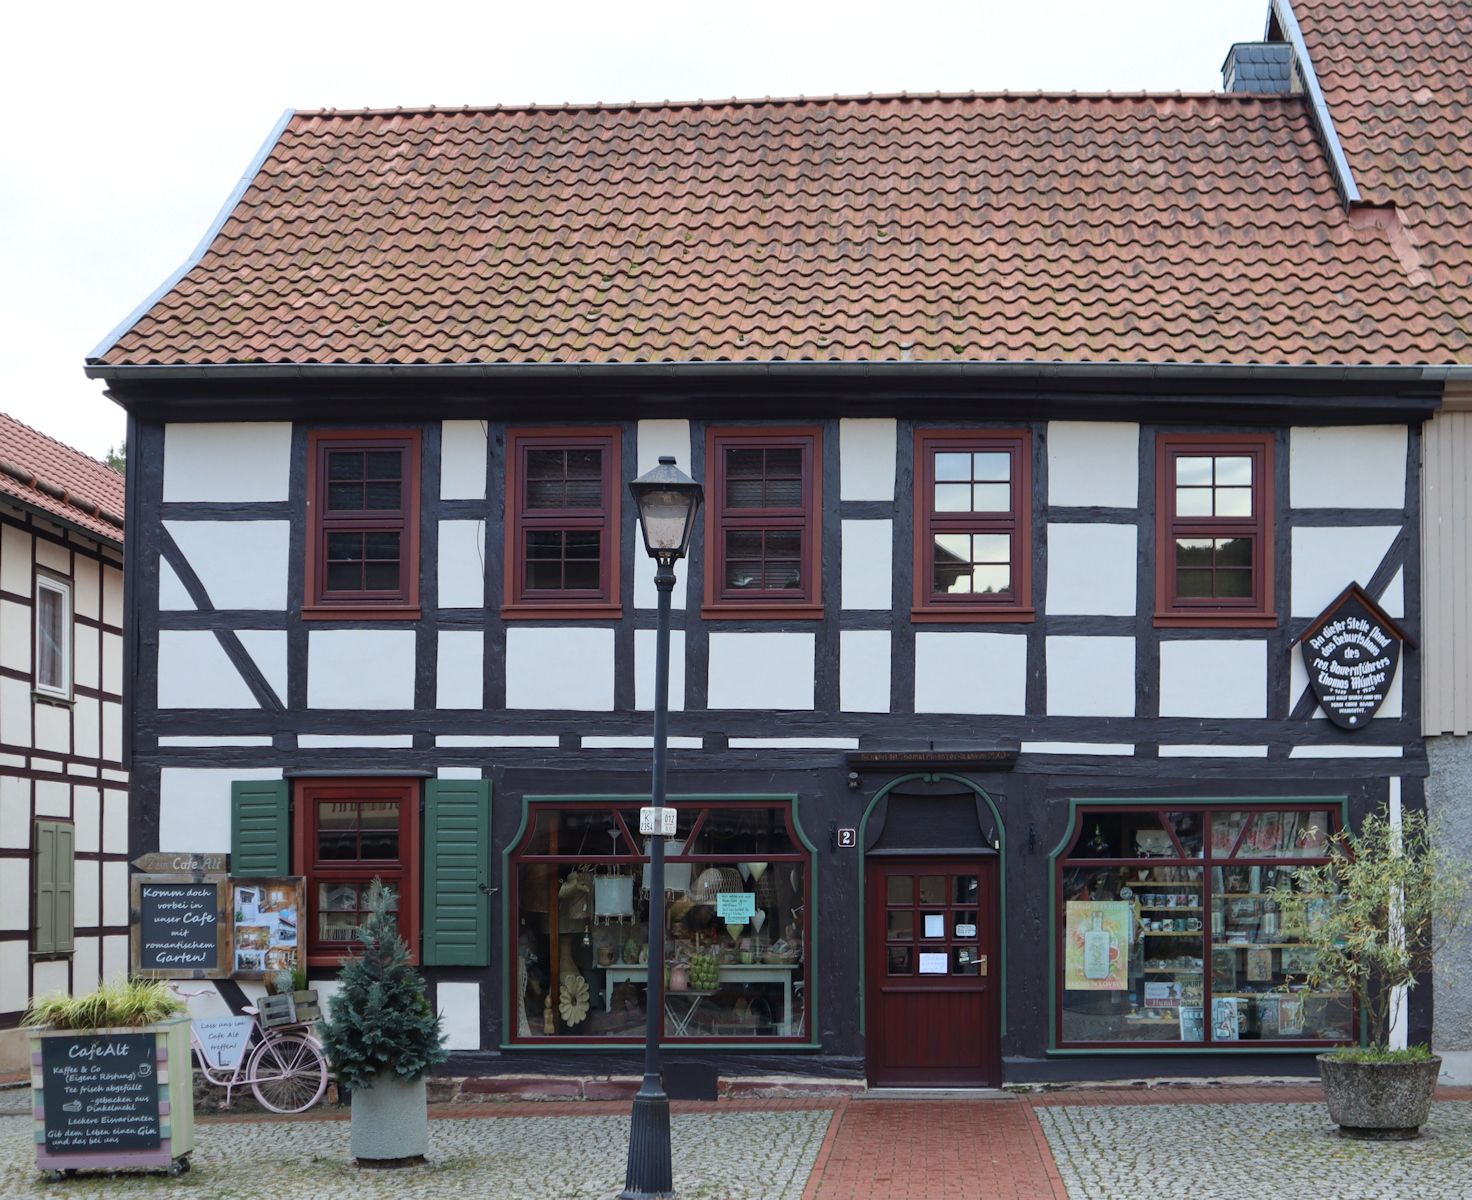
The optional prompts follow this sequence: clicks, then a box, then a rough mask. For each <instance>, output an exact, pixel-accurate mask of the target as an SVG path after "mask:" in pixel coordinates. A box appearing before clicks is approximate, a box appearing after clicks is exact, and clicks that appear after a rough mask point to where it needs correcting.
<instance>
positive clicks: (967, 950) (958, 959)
mask: <svg viewBox="0 0 1472 1200" xmlns="http://www.w3.org/2000/svg"><path fill="white" fill-rule="evenodd" d="M951 974H952V975H980V974H981V952H980V951H979V950H978V949H977V948H976V947H975V946H955V947H953V948H952V949H951Z"/></svg>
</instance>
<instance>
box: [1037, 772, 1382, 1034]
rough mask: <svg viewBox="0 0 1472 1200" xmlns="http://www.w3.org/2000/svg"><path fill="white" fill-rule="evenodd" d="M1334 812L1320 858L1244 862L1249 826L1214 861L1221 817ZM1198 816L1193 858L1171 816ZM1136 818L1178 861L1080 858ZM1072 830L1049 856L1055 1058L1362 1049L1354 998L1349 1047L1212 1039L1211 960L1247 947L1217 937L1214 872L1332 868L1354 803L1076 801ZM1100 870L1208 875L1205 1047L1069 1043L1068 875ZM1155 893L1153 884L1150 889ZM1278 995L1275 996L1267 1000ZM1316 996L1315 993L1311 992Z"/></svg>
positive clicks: (1204, 884) (1322, 799)
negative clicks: (1098, 835) (1119, 822)
mask: <svg viewBox="0 0 1472 1200" xmlns="http://www.w3.org/2000/svg"><path fill="white" fill-rule="evenodd" d="M1325 811H1327V812H1328V813H1329V820H1330V826H1331V828H1329V829H1327V830H1325V831H1323V834H1322V839H1321V840H1322V843H1323V847H1324V848H1323V850H1322V852H1320V853H1315V854H1303V855H1296V856H1292V857H1289V856H1284V857H1270V856H1265V855H1264V856H1252V855H1244V856H1238V854H1237V852H1238V850H1240V849H1241V848H1242V846H1243V845H1244V843H1245V842H1246V840H1247V836H1248V833H1249V831H1250V830H1251V828H1252V824H1253V822H1251V821H1248V822H1244V823H1243V826H1242V828H1241V829H1239V830H1238V831H1237V836H1236V838H1235V839H1234V840H1233V843H1232V846H1231V847H1230V848H1229V849H1228V851H1227V853H1225V854H1221V855H1218V854H1213V853H1212V849H1211V820H1212V817H1213V816H1215V815H1217V814H1222V813H1230V812H1247V813H1250V814H1252V815H1253V817H1254V818H1255V817H1256V816H1257V814H1259V813H1282V812H1303V813H1308V812H1325ZM1181 812H1197V813H1200V814H1202V816H1203V818H1204V822H1205V824H1204V827H1203V832H1202V850H1201V857H1199V858H1193V857H1191V856H1189V855H1187V854H1186V853H1185V852H1184V850H1183V849H1182V847H1181V845H1180V842H1179V840H1178V839H1177V837H1176V834H1175V831H1174V829H1173V827H1172V825H1171V823H1170V822H1169V820H1168V819H1167V814H1169V813H1181ZM1131 813H1148V814H1153V815H1156V816H1157V817H1158V818H1159V820H1160V823H1161V827H1162V828H1163V829H1164V830H1165V831H1166V832H1167V836H1168V837H1169V839H1170V842H1171V844H1172V848H1173V850H1174V851H1175V853H1174V854H1172V855H1170V856H1159V855H1157V856H1150V857H1144V856H1129V857H1126V856H1123V855H1117V856H1114V857H1107V858H1106V857H1101V858H1089V857H1077V856H1075V851H1076V849H1077V848H1078V847H1079V845H1080V843H1081V842H1082V841H1083V840H1084V839H1085V838H1086V837H1087V836H1088V831H1089V828H1090V826H1091V825H1092V824H1093V822H1094V821H1095V820H1096V819H1097V818H1099V817H1104V816H1116V815H1121V814H1131ZM1068 821H1069V823H1068V827H1067V829H1066V830H1065V832H1064V835H1063V839H1062V840H1061V841H1060V842H1059V843H1058V845H1057V847H1056V848H1055V849H1054V850H1053V852H1052V854H1051V855H1050V856H1049V859H1050V873H1049V888H1050V892H1049V908H1050V910H1051V911H1050V921H1049V925H1050V928H1051V930H1052V939H1053V940H1052V944H1051V946H1050V947H1049V951H1048V973H1049V990H1048V1003H1049V1009H1050V1011H1049V1019H1048V1053H1049V1054H1050V1055H1058V1056H1065V1055H1087V1054H1093V1053H1118V1052H1120V1051H1130V1052H1134V1053H1139V1054H1150V1055H1160V1054H1164V1055H1172V1054H1174V1055H1181V1054H1276V1053H1300V1054H1301V1053H1312V1052H1319V1053H1322V1052H1324V1051H1326V1050H1330V1049H1333V1048H1335V1047H1336V1046H1343V1045H1357V1044H1359V1040H1360V1038H1359V1033H1360V1027H1361V1019H1360V1012H1359V1005H1358V1002H1357V1001H1356V1000H1355V999H1354V998H1353V996H1351V997H1350V1004H1351V1009H1350V1020H1349V1028H1350V1029H1351V1030H1352V1031H1353V1033H1352V1037H1351V1039H1349V1040H1348V1041H1333V1040H1330V1039H1325V1038H1298V1039H1290V1038H1271V1039H1260V1038H1258V1039H1253V1038H1244V1039H1241V1040H1238V1041H1215V1040H1213V1039H1212V1037H1211V1020H1210V1013H1211V1001H1212V999H1213V988H1212V986H1211V969H1212V968H1211V957H1212V950H1213V949H1214V948H1215V946H1217V945H1220V946H1228V945H1230V946H1232V947H1233V948H1234V949H1236V948H1240V947H1241V946H1242V943H1229V942H1226V941H1223V942H1220V943H1216V942H1215V941H1214V938H1215V935H1214V934H1213V933H1212V930H1211V922H1210V914H1211V912H1212V907H1213V905H1212V901H1213V899H1214V898H1215V896H1216V889H1215V887H1214V883H1213V880H1212V870H1213V867H1217V866H1222V867H1227V866H1231V867H1238V868H1248V869H1250V868H1251V867H1252V866H1254V865H1256V866H1263V867H1267V866H1271V867H1275V868H1279V869H1282V868H1289V869H1291V868H1293V867H1297V866H1304V865H1320V864H1323V863H1326V862H1328V861H1330V859H1329V852H1328V846H1329V844H1330V842H1331V840H1332V838H1333V837H1334V836H1335V835H1336V834H1337V833H1338V832H1339V831H1341V830H1343V829H1345V828H1346V827H1347V826H1348V822H1349V804H1348V800H1347V799H1346V798H1345V797H1344V796H1281V797H1272V796H1251V797H1248V796H1241V797H1235V796H1234V797H1223V798H1216V797H1213V798H1206V799H1202V798H1187V797H1168V798H1159V799H1156V798H1151V799H1108V800H1079V799H1075V800H1074V801H1072V802H1071V804H1070V806H1069V817H1068ZM1085 865H1087V866H1089V867H1097V868H1098V869H1099V870H1116V869H1117V870H1136V869H1138V868H1142V867H1143V868H1145V869H1148V870H1154V869H1156V868H1160V867H1182V868H1187V869H1195V870H1199V871H1200V872H1201V884H1200V887H1201V915H1202V929H1201V951H1202V973H1201V979H1202V1010H1203V1037H1202V1040H1201V1041H1192V1042H1184V1041H1169V1040H1158V1041H1154V1040H1134V1041H1129V1040H1113V1041H1108V1040H1102V1039H1101V1040H1094V1041H1085V1040H1080V1039H1073V1040H1069V1039H1067V1038H1066V1037H1065V1036H1064V1028H1063V1022H1064V1003H1063V993H1064V988H1063V984H1064V954H1065V947H1064V934H1065V930H1066V925H1067V922H1066V916H1067V914H1066V908H1065V905H1064V894H1063V890H1064V874H1065V872H1066V871H1067V870H1069V869H1072V868H1077V867H1080V866H1085ZM1142 886H1148V885H1142ZM1264 994H1271V993H1264ZM1305 994H1311V993H1305Z"/></svg>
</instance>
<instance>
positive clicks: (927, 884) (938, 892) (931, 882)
mask: <svg viewBox="0 0 1472 1200" xmlns="http://www.w3.org/2000/svg"><path fill="white" fill-rule="evenodd" d="M945 902H946V877H945V876H944V875H922V876H920V903H921V904H944V903H945Z"/></svg>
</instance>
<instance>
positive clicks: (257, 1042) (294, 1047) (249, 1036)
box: [170, 985, 327, 1113]
mask: <svg viewBox="0 0 1472 1200" xmlns="http://www.w3.org/2000/svg"><path fill="white" fill-rule="evenodd" d="M170 990H172V991H173V992H175V993H176V994H178V995H180V996H186V997H189V996H202V995H204V994H205V993H204V990H203V989H201V990H200V991H198V992H186V991H184V989H183V988H179V987H174V986H172V985H171V988H170ZM244 1012H245V1013H246V1014H247V1015H245V1016H239V1017H210V1018H203V1019H198V1020H195V1021H192V1022H191V1023H190V1026H189V1040H190V1043H191V1045H192V1046H193V1048H194V1057H195V1061H196V1062H197V1063H198V1064H199V1069H200V1071H201V1073H202V1074H203V1075H204V1077H205V1078H206V1079H207V1080H209V1082H210V1083H212V1084H214V1086H215V1087H222V1088H224V1089H225V1101H224V1103H223V1104H222V1105H221V1106H220V1107H221V1108H229V1107H230V1101H231V1099H232V1097H233V1096H234V1093H235V1089H236V1088H239V1087H249V1088H250V1090H251V1094H252V1095H253V1096H255V1098H256V1100H257V1101H258V1102H259V1103H260V1105H261V1107H262V1108H265V1109H267V1110H268V1111H270V1112H274V1113H299V1112H306V1111H307V1109H309V1108H311V1107H312V1105H314V1104H316V1103H317V1101H318V1100H320V1099H322V1096H323V1095H324V1094H325V1093H326V1091H327V1056H326V1055H325V1054H324V1053H323V1052H322V1043H321V1042H319V1041H318V1040H317V1039H316V1037H315V1036H313V1034H312V1027H311V1024H310V1023H309V1022H306V1021H298V1020H288V1021H282V1022H280V1023H278V1024H273V1025H271V1026H269V1027H268V1026H267V1025H266V1024H264V1023H263V1022H262V1019H261V1013H260V1010H259V1009H257V1008H254V1007H249V1006H248V1007H246V1008H245V1010H244Z"/></svg>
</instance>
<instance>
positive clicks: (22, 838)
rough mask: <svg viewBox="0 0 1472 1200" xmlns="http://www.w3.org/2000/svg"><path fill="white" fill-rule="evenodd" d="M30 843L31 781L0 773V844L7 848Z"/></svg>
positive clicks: (24, 846) (19, 846) (18, 847)
mask: <svg viewBox="0 0 1472 1200" xmlns="http://www.w3.org/2000/svg"><path fill="white" fill-rule="evenodd" d="M30 845H31V781H30V780H29V779H23V778H21V777H20V776H18V775H0V846H3V847H4V848H5V849H7V850H20V849H29V848H30Z"/></svg>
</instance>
